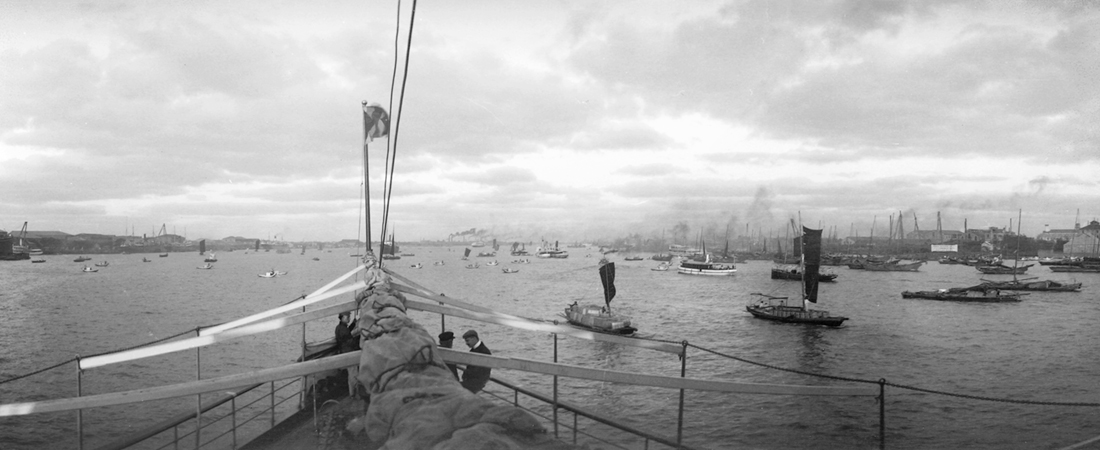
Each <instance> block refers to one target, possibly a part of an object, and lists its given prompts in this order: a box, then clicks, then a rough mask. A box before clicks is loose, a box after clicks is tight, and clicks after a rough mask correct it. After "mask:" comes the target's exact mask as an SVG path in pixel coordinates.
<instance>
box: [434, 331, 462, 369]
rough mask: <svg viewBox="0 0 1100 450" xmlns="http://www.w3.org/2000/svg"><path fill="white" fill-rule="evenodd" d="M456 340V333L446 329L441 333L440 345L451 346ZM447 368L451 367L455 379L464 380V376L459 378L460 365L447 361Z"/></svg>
mask: <svg viewBox="0 0 1100 450" xmlns="http://www.w3.org/2000/svg"><path fill="white" fill-rule="evenodd" d="M454 342H455V334H454V333H452V332H450V331H444V332H442V333H439V346H440V347H443V348H451V346H452V345H454ZM447 368H448V369H451V374H453V375H454V376H455V380H459V381H461V380H462V378H459V376H458V366H456V365H454V364H451V363H447Z"/></svg>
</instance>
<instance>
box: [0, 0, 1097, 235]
mask: <svg viewBox="0 0 1100 450" xmlns="http://www.w3.org/2000/svg"><path fill="white" fill-rule="evenodd" d="M305 3H306V2H290V1H281V0H274V1H273V0H264V1H251V0H245V1H233V2H222V1H208V0H188V1H175V0H168V1H157V2H142V1H125V0H118V1H111V0H107V1H95V2H91V1H87V2H82V1H49V2H39V1H32V0H15V1H7V2H0V230H7V231H12V230H15V231H18V230H19V229H20V228H21V227H22V225H23V223H24V222H27V223H28V229H30V230H40V231H46V230H50V231H63V232H66V233H71V234H76V233H102V234H116V235H125V234H130V233H133V234H136V235H141V234H146V235H155V234H157V233H159V232H160V230H161V229H162V228H164V229H165V230H166V231H167V232H169V233H174V234H180V235H185V236H186V237H188V238H189V239H198V238H207V239H220V238H223V237H227V236H245V237H259V238H273V239H282V240H286V241H318V240H319V241H335V240H340V239H356V238H360V239H361V238H362V237H363V235H364V233H365V231H364V228H365V226H364V223H365V220H364V219H363V209H364V208H363V201H362V197H363V188H362V180H363V168H364V163H363V154H364V151H363V142H364V139H363V136H364V134H363V133H364V132H363V115H362V108H361V104H362V102H364V101H368V102H371V103H378V104H379V105H381V106H382V107H384V108H385V109H387V110H388V111H390V113H391V115H392V119H391V120H392V123H391V126H392V130H391V133H390V135H389V136H388V137H384V138H378V139H374V140H373V141H372V142H371V143H370V144H369V145H368V151H367V153H368V155H369V158H368V164H367V165H368V166H369V168H370V183H369V184H368V186H369V189H370V193H371V195H370V197H371V208H370V210H371V228H372V230H371V235H372V237H373V239H374V240H377V239H378V237H379V236H381V232H382V226H383V218H386V219H387V220H386V222H385V223H386V230H387V231H386V232H387V234H388V233H393V234H394V235H395V237H396V239H397V240H398V241H415V240H437V239H447V238H448V237H449V236H453V235H457V234H461V233H463V232H466V231H467V230H470V229H474V228H476V229H479V230H487V231H488V232H489V233H491V234H489V235H490V236H494V237H498V238H499V239H502V240H505V241H511V240H527V241H538V240H543V239H545V240H551V241H552V240H561V241H566V242H574V241H585V242H589V241H596V240H600V239H611V238H616V237H622V236H626V235H637V236H642V237H665V238H670V237H671V236H672V235H671V233H672V230H674V229H676V228H677V226H678V225H679V229H680V230H684V229H685V226H686V228H687V229H690V230H691V234H693V235H694V234H698V233H706V234H707V235H708V236H713V235H715V234H719V235H721V234H725V233H726V230H729V233H730V234H731V235H738V234H754V235H761V234H763V235H780V234H782V233H783V232H784V230H785V228H784V227H785V225H786V224H788V223H789V221H790V220H791V219H794V220H795V221H799V222H801V223H802V224H804V225H807V226H810V227H814V228H826V229H829V230H830V233H836V234H837V235H838V236H841V237H843V236H849V235H859V236H868V235H870V234H871V233H872V225H873V226H874V234H875V235H876V236H884V235H885V234H886V233H888V230H889V224H890V221H891V218H893V220H898V219H897V218H898V216H901V217H904V220H903V222H902V223H903V225H904V227H905V230H906V231H910V230H913V229H914V228H919V229H921V230H934V229H936V228H937V216H938V217H939V218H940V219H939V220H940V225H939V226H940V227H942V229H945V230H961V229H962V228H963V227H964V225H966V226H968V227H969V228H987V227H1002V228H1006V227H1010V226H1011V227H1013V228H1015V227H1017V226H1019V228H1020V230H1021V231H1022V233H1023V234H1025V235H1029V236H1034V235H1035V234H1038V233H1039V232H1041V231H1042V230H1043V229H1044V227H1046V226H1050V227H1051V228H1055V229H1058V228H1061V229H1064V228H1072V227H1073V224H1074V222H1075V221H1077V222H1080V223H1081V224H1087V223H1088V222H1089V221H1091V220H1094V219H1097V218H1100V131H1098V129H1100V6H1098V5H1100V4H1098V3H1096V2H1091V1H1074V0H1063V1H1013V0H1006V1H1001V0H998V1H920V2H903V1H820V2H794V1H708V0H699V1H690V2H683V1H644V0H640V1H608V2H592V1H583V0H577V1H572V0H561V1H550V0H534V1H523V2H514V1H504V0H500V1H487V0H474V1H462V2H453V1H442V0H423V1H419V2H418V3H417V4H416V10H415V17H413V14H412V5H413V4H412V2H411V1H408V0H406V1H403V2H401V3H397V2H394V1H385V2H383V1H355V2H351V1H338V0H337V1H328V2H320V3H313V4H309V5H307V4H305ZM399 6H400V8H399ZM410 23H411V24H412V26H411V37H410V35H409V31H410ZM407 49H411V50H410V51H406V50H407ZM395 56H396V58H395ZM406 58H407V64H406ZM395 67H396V70H395ZM395 75H396V76H395ZM388 158H392V159H390V160H391V161H392V162H393V164H392V174H393V175H392V179H391V180H390V181H391V182H392V189H391V190H390V191H389V201H388V211H387V210H386V209H383V204H384V199H385V197H384V195H383V193H384V191H385V186H386V172H387V171H386V170H384V169H385V168H386V167H387V159H388ZM1018 217H1022V220H1018V219H1017V218H1018Z"/></svg>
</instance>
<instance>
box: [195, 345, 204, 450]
mask: <svg viewBox="0 0 1100 450" xmlns="http://www.w3.org/2000/svg"><path fill="white" fill-rule="evenodd" d="M198 335H199V329H198V328H195V336H198ZM201 379H202V347H195V380H201ZM201 435H202V394H195V448H202V439H201Z"/></svg>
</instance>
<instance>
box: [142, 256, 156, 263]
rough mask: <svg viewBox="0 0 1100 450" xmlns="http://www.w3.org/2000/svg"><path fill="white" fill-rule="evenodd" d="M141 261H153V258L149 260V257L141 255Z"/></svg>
mask: <svg viewBox="0 0 1100 450" xmlns="http://www.w3.org/2000/svg"><path fill="white" fill-rule="evenodd" d="M141 262H153V260H151V259H149V258H146V257H144V256H142V257H141Z"/></svg>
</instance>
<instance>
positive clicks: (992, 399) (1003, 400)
mask: <svg viewBox="0 0 1100 450" xmlns="http://www.w3.org/2000/svg"><path fill="white" fill-rule="evenodd" d="M654 340H656V339H654ZM662 342H667V341H662ZM686 345H687V346H688V347H692V348H695V349H699V350H702V351H704V352H707V353H711V354H714V355H718V356H722V357H725V358H729V359H732V360H735V361H740V362H744V363H748V364H752V365H756V366H760V367H764V368H768V369H773V370H779V371H783V372H790V373H797V374H799V375H808V376H811V377H818V378H827V379H830V380H838V381H848V382H852V383H868V384H880V383H881V384H883V385H885V386H890V387H894V388H898V389H905V390H910V391H916V392H924V393H927V394H936V395H944V396H948V397H957V398H965V399H970V400H985V401H990V402H1000V403H1014V404H1021V405H1045V406H1088V407H1100V403H1090V402H1049V401H1041V400H1016V399H1010V398H997V397H986V396H981V395H970V394H959V393H956V392H947V391H940V390H935V389H927V388H922V387H917V386H910V385H905V384H898V383H891V382H888V381H886V380H885V379H882V380H866V379H862V378H851V377H840V376H835V375H825V374H820V373H813V372H806V371H802V370H795V369H788V368H786V367H779V366H774V365H771V364H764V363H761V362H757V361H752V360H748V359H745V358H739V357H736V356H733V355H727V354H725V353H722V352H718V351H715V350H711V349H708V348H703V347H700V346H698V345H693V344H686Z"/></svg>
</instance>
